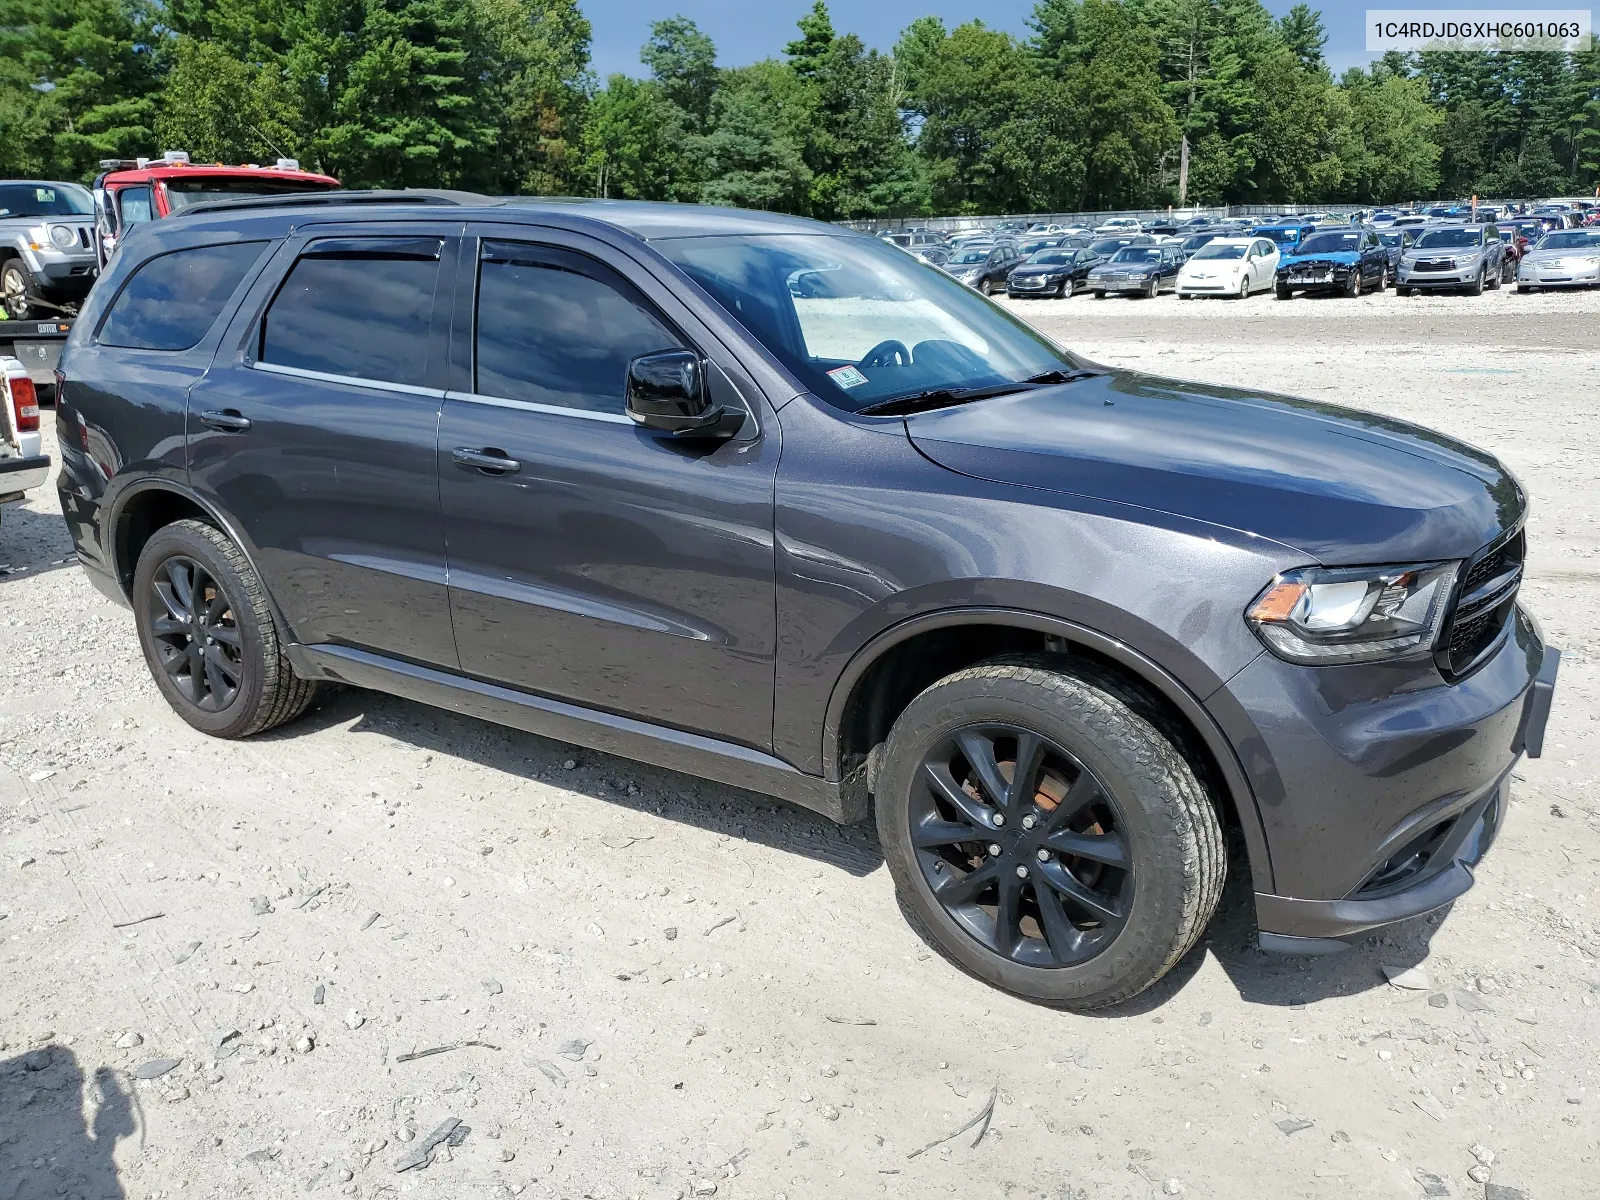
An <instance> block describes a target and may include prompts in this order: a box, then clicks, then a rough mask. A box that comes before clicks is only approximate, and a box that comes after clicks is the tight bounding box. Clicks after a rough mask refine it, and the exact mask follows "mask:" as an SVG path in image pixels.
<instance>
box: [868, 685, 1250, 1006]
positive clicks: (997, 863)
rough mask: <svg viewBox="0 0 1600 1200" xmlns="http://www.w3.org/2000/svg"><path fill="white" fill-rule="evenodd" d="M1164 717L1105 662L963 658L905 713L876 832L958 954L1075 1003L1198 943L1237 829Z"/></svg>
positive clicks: (971, 967) (1117, 992)
mask: <svg viewBox="0 0 1600 1200" xmlns="http://www.w3.org/2000/svg"><path fill="white" fill-rule="evenodd" d="M1164 725H1165V720H1164V718H1163V717H1162V715H1161V714H1160V712H1159V711H1158V710H1157V709H1155V707H1154V706H1153V705H1152V704H1150V703H1149V702H1148V701H1147V700H1146V699H1145V698H1144V697H1143V696H1142V695H1141V694H1140V693H1139V692H1138V691H1136V690H1135V689H1134V688H1132V687H1130V686H1128V685H1127V684H1126V683H1125V682H1124V681H1123V680H1121V679H1120V678H1118V677H1117V676H1115V675H1113V674H1111V673H1110V672H1108V671H1105V670H1103V669H1101V668H1098V667H1096V666H1094V665H1092V664H1088V663H1082V662H1070V663H1068V662H1059V661H1055V660H1051V659H1046V658H1031V657H1030V658H1022V659H1013V660H1004V661H998V662H994V663H989V664H985V665H982V666H978V667H973V668H971V669H969V670H965V671H960V672H958V673H956V674H954V675H950V676H948V677H946V678H945V679H942V680H940V681H939V682H937V683H935V684H934V685H932V686H931V687H929V688H928V689H927V690H926V691H924V692H923V693H922V694H921V695H919V696H918V697H917V698H916V699H914V700H913V701H912V702H911V703H910V704H909V705H908V706H907V707H906V709H905V711H904V712H903V713H902V714H901V715H900V717H899V719H898V720H897V721H896V722H895V725H894V728H893V730H892V731H891V732H890V734H889V739H888V742H887V744H886V746H885V749H884V757H883V763H882V766H881V770H880V771H879V776H878V780H877V785H878V786H877V787H876V789H875V792H876V816H877V824H878V835H879V839H880V842H881V844H882V847H883V853H884V857H885V859H886V860H887V861H888V864H889V868H890V871H891V873H892V874H893V876H894V880H895V885H896V888H897V889H898V890H899V892H900V895H901V896H902V898H903V900H904V902H905V906H906V908H907V910H908V912H909V913H910V915H911V917H912V919H913V924H914V925H915V926H916V927H917V929H918V932H919V933H921V934H922V935H923V936H924V937H925V938H926V939H927V940H928V941H929V942H931V943H932V944H933V945H934V947H935V948H937V949H938V950H939V951H940V952H941V953H942V954H944V955H945V957H947V958H949V959H950V960H951V961H953V962H954V963H956V964H957V965H958V966H960V967H963V968H964V969H966V970H967V971H969V972H970V973H972V974H973V975H976V976H978V977H979V978H980V979H983V980H986V981H987V982H989V983H991V984H993V985H995V986H997V987H1000V988H1004V989H1005V990H1007V991H1010V992H1013V993H1015V994H1017V995H1019V996H1023V997H1025V998H1027V999H1030V1000H1035V1001H1038V1002H1041V1003H1045V1004H1050V1005H1055V1006H1058V1007H1062V1008H1072V1009H1082V1010H1086V1009H1093V1008H1100V1007H1103V1006H1105V1005H1108V1004H1116V1003H1119V1002H1121V1001H1124V1000H1127V999H1129V998H1130V997H1132V996H1135V995H1137V994H1138V993H1139V992H1141V991H1143V990H1144V989H1145V988H1147V987H1149V986H1150V985H1151V984H1152V983H1154V982H1155V981H1156V980H1158V979H1160V978H1161V976H1162V975H1164V974H1166V972H1167V971H1168V970H1170V969H1171V968H1172V966H1173V965H1174V964H1175V963H1176V962H1177V961H1178V960H1179V959H1180V958H1182V957H1183V955H1184V954H1185V953H1187V952H1188V950H1189V949H1190V948H1191V947H1192V946H1193V945H1194V943H1195V941H1196V939H1197V938H1198V937H1199V935H1200V931H1201V930H1202V929H1204V928H1205V925H1206V923H1207V922H1208V921H1209V920H1210V918H1211V914H1212V912H1213V911H1214V910H1215V908H1216V905H1217V900H1218V897H1219V896H1220V895H1221V893H1222V881H1223V877H1224V873H1225V871H1226V867H1227V861H1226V854H1225V851H1224V845H1223V837H1222V828H1221V825H1220V823H1219V821H1218V819H1217V813H1216V810H1215V808H1214V807H1213V806H1212V804H1211V802H1210V800H1209V798H1208V797H1207V795H1206V792H1205V790H1204V788H1203V787H1202V786H1201V784H1200V782H1199V779H1198V778H1197V777H1196V774H1195V772H1194V770H1193V769H1191V767H1190V765H1189V763H1188V762H1187V761H1186V760H1185V758H1184V756H1183V754H1182V753H1181V752H1180V751H1179V749H1178V747H1177V746H1176V745H1175V744H1174V742H1173V741H1172V739H1171V738H1169V737H1168V736H1167V735H1166V733H1164V732H1163V727H1164Z"/></svg>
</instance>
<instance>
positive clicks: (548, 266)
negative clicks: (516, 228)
mask: <svg viewBox="0 0 1600 1200" xmlns="http://www.w3.org/2000/svg"><path fill="white" fill-rule="evenodd" d="M682 345H683V342H682V340H681V339H680V338H679V337H678V336H677V335H676V334H675V333H673V332H672V331H671V330H670V329H668V328H667V326H666V325H665V324H664V323H663V322H662V321H661V320H660V319H659V318H657V317H656V316H655V315H654V314H653V313H651V312H650V311H649V310H648V309H647V308H646V307H645V306H644V302H643V298H642V297H639V296H637V295H636V294H635V293H634V292H633V290H632V289H631V288H629V287H628V286H627V284H625V283H623V282H622V281H621V280H620V279H617V278H613V277H612V276H611V273H610V272H609V271H607V270H606V269H605V268H604V267H601V266H599V264H596V263H592V262H591V261H590V260H588V259H586V258H584V257H582V256H581V255H577V254H572V253H570V252H567V251H561V250H554V249H549V248H545V247H536V246H527V245H521V244H518V243H516V242H486V243H484V247H483V261H482V263H481V265H480V267H479V272H478V360H477V365H478V375H477V384H476V390H477V391H478V392H480V393H482V394H483V395H487V396H504V397H506V398H507V399H510V400H531V401H533V402H534V403H536V404H555V405H559V406H561V407H562V408H581V409H587V410H589V411H591V412H610V413H621V412H622V411H623V390H624V387H625V384H626V381H627V374H628V363H629V362H630V361H631V360H632V359H635V358H637V357H638V356H639V355H641V354H651V353H654V352H655V351H657V350H671V349H675V348H677V347H679V346H682Z"/></svg>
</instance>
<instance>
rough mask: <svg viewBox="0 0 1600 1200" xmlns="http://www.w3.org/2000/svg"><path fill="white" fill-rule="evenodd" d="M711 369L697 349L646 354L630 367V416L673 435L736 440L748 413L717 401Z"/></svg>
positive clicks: (628, 395) (628, 404)
mask: <svg viewBox="0 0 1600 1200" xmlns="http://www.w3.org/2000/svg"><path fill="white" fill-rule="evenodd" d="M709 370H710V364H709V363H707V362H706V360H705V359H704V358H702V357H701V356H700V355H699V354H696V353H695V352H694V351H693V350H662V351H659V352H657V353H655V354H641V355H640V356H639V357H638V358H636V359H634V360H633V361H632V362H630V363H629V364H628V390H627V409H628V416H629V417H631V418H633V420H634V421H635V422H636V423H638V424H640V425H643V426H644V427H645V428H646V429H659V430H661V431H662V432H663V433H670V434H672V435H673V436H674V437H685V438H688V437H732V436H733V435H734V434H735V433H737V432H738V431H739V429H740V427H741V426H742V425H743V424H744V417H745V414H744V413H743V412H739V411H733V410H730V409H728V408H725V407H724V406H723V405H720V404H717V403H716V402H715V401H713V400H712V398H711V388H710V382H709V380H708V378H707V374H708V372H709Z"/></svg>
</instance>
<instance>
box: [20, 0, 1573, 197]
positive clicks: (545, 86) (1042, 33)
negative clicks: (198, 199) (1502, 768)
mask: <svg viewBox="0 0 1600 1200" xmlns="http://www.w3.org/2000/svg"><path fill="white" fill-rule="evenodd" d="M1028 28H1029V30H1030V32H1029V35H1028V36H1026V37H1022V38H1018V37H1014V36H1012V35H1010V34H1008V33H1004V32H1002V31H999V30H995V29H991V28H989V27H988V26H986V25H985V24H983V23H982V22H981V21H970V22H967V23H965V24H962V25H958V26H955V27H954V28H948V27H946V25H945V24H944V23H943V22H942V21H941V20H939V19H938V18H935V17H923V18H920V19H918V20H916V21H913V22H912V23H911V24H910V25H909V26H908V27H907V28H906V29H905V30H904V31H903V33H902V34H901V36H900V38H899V40H898V41H897V42H896V44H895V46H894V47H893V49H892V50H891V51H888V52H880V51H877V50H874V49H869V48H868V47H867V46H866V45H865V44H864V43H863V42H862V41H861V39H860V38H859V37H857V36H856V35H854V34H852V33H849V32H840V31H839V30H838V29H837V28H836V27H835V25H834V22H833V18H832V16H831V15H830V13H829V11H828V8H827V5H826V3H825V0H815V5H814V7H813V8H812V9H811V11H810V12H808V13H806V14H805V15H804V16H803V17H802V18H801V19H800V21H799V23H798V28H797V29H796V31H795V37H794V39H793V40H791V41H790V42H788V43H787V44H786V45H784V46H783V47H781V48H778V47H775V48H774V49H775V50H778V49H781V53H778V54H775V55H774V56H773V57H770V58H767V59H765V60H763V61H761V62H757V63H754V64H751V65H749V66H742V67H731V68H724V67H719V66H718V65H717V61H716V58H717V55H716V47H715V45H714V44H713V42H712V40H711V38H710V37H708V36H707V35H706V34H705V33H704V32H703V31H702V30H701V29H699V28H698V27H697V26H696V25H695V23H694V22H693V21H690V20H688V19H687V18H684V17H671V18H667V19H664V20H661V21H657V22H656V23H655V24H654V25H653V26H652V28H651V30H650V35H649V38H648V40H647V41H646V43H645V45H644V46H643V47H642V49H641V52H640V66H641V68H642V70H641V72H640V73H639V74H638V75H637V76H631V75H624V74H617V75H612V76H611V77H610V78H608V79H606V80H605V81H604V82H603V83H602V82H600V81H598V80H597V79H596V78H595V77H594V75H593V73H592V71H591V69H590V57H589V46H590V26H589V23H588V21H587V19H586V18H585V17H584V16H583V14H582V12H581V11H580V10H579V8H578V5H577V0H0V173H3V174H5V175H10V176H18V175H22V176H35V177H38V176H44V177H54V178H62V177H67V178H78V179H88V178H89V177H91V176H92V175H93V174H94V171H95V169H96V164H97V163H98V161H99V160H100V159H102V158H118V157H135V156H138V155H152V154H154V153H158V152H159V151H160V150H161V149H164V148H176V147H181V148H184V149H187V150H188V151H189V152H190V153H191V155H192V156H193V157H194V159H195V160H196V161H221V162H230V163H233V162H263V161H265V162H270V161H272V160H273V159H274V158H278V157H291V158H298V159H299V160H300V161H301V162H302V163H303V164H304V165H305V166H307V167H310V168H315V169H317V170H321V171H324V172H327V173H329V174H333V175H336V176H338V177H339V178H340V179H341V180H343V182H344V183H345V184H346V185H347V186H352V187H420V186H430V187H459V188H466V189H471V190H477V191H486V192H491V193H524V194H558V193H566V194H583V195H598V196H610V197H627V198H642V199H656V200H683V201H699V202H703V203H718V204H733V205H739V206H745V207H753V208H764V209H775V210H782V211H787V212H795V213H803V214H808V215H811V216H815V217H820V218H823V219H842V218H851V217H866V216H885V215H887V216H915V215H927V214H933V213H994V212H1048V211H1078V210H1094V209H1107V208H1142V207H1152V206H1162V205H1166V204H1183V203H1190V204H1196V203H1198V204H1216V203H1263V204H1276V203H1283V202H1293V201H1299V202H1309V203H1337V202H1368V201H1375V202H1383V201H1390V200H1398V199H1409V198H1423V197H1431V196H1441V197H1464V196H1467V195H1470V194H1474V193H1476V194H1480V195H1484V196H1523V195H1556V194H1572V193H1582V194H1588V193H1590V192H1592V191H1593V190H1594V188H1595V186H1596V183H1597V182H1600V50H1595V49H1591V50H1587V51H1584V52H1581V53H1573V54H1553V53H1512V52H1504V53H1492V54H1481V53H1452V52H1425V53H1422V54H1418V55H1402V54H1390V55H1387V56H1385V57H1384V58H1383V59H1382V60H1380V61H1377V62H1374V63H1373V64H1372V65H1371V66H1370V68H1368V69H1365V70H1362V69H1359V68H1352V69H1350V70H1348V71H1345V72H1344V73H1343V74H1342V75H1340V76H1339V77H1338V78H1335V77H1334V76H1333V74H1332V72H1331V71H1330V70H1329V68H1328V66H1327V63H1326V62H1325V60H1324V57H1323V47H1324V44H1325V40H1326V37H1325V32H1324V28H1323V25H1322V21H1321V17H1320V14H1318V13H1316V12H1313V11H1312V10H1311V9H1310V8H1309V7H1307V6H1306V5H1303V4H1301V5H1297V6H1296V7H1295V8H1294V9H1293V10H1292V11H1290V12H1289V13H1288V14H1287V15H1285V16H1284V17H1282V18H1281V19H1276V18H1274V17H1273V16H1272V15H1271V14H1270V13H1269V12H1268V11H1267V10H1266V9H1265V8H1264V7H1263V5H1262V4H1261V3H1260V0H1038V3H1037V4H1036V6H1035V8H1034V9H1033V11H1032V14H1031V16H1030V17H1029V20H1028Z"/></svg>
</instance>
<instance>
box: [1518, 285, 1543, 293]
mask: <svg viewBox="0 0 1600 1200" xmlns="http://www.w3.org/2000/svg"><path fill="white" fill-rule="evenodd" d="M1538 290H1539V289H1538V288H1536V287H1529V286H1528V285H1527V284H1525V283H1519V284H1517V295H1519V296H1531V295H1533V294H1534V293H1535V292H1537V291H1538Z"/></svg>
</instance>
